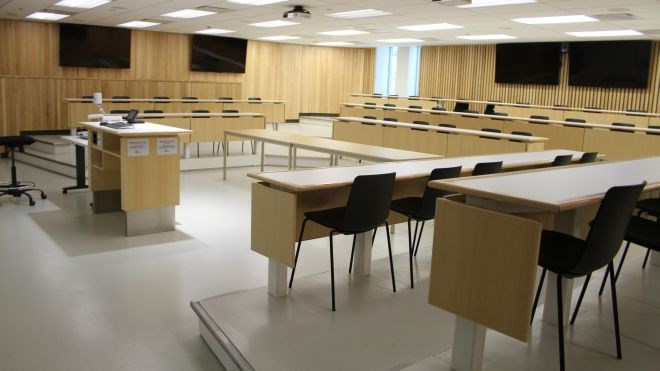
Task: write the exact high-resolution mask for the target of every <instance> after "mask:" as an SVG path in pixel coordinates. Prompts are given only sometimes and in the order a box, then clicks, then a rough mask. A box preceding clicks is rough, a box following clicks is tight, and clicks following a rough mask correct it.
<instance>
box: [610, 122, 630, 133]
mask: <svg viewBox="0 0 660 371" xmlns="http://www.w3.org/2000/svg"><path fill="white" fill-rule="evenodd" d="M612 126H618V127H624V128H634V127H635V124H628V123H625V122H613V123H612ZM610 131H623V132H628V133H630V132H633V130H626V129H610Z"/></svg>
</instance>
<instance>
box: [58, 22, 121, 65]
mask: <svg viewBox="0 0 660 371" xmlns="http://www.w3.org/2000/svg"><path fill="white" fill-rule="evenodd" d="M60 66H63V67H102V68H130V67H131V30H129V29H124V28H114V27H101V26H87V25H82V24H66V23H62V24H60Z"/></svg>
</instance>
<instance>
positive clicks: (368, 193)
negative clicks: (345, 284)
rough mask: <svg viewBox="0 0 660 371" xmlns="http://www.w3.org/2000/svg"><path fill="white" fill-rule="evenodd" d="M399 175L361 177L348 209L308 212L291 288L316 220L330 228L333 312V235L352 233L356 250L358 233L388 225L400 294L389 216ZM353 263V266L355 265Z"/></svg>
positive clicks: (393, 286)
mask: <svg viewBox="0 0 660 371" xmlns="http://www.w3.org/2000/svg"><path fill="white" fill-rule="evenodd" d="M395 177H396V174H395V173H387V174H377V175H361V176H358V177H356V178H355V180H354V181H353V186H352V187H351V191H350V193H349V195H348V201H347V202H346V206H343V207H335V208H332V209H326V210H318V211H308V212H306V213H305V219H304V220H303V223H302V227H301V229H300V236H299V238H298V247H297V249H296V257H295V264H294V267H293V271H292V272H291V279H290V281H289V288H291V286H292V284H293V277H294V275H295V274H296V267H297V266H298V257H299V256H300V246H301V245H302V240H303V236H304V234H305V225H306V224H307V222H308V221H310V220H311V221H313V222H315V223H317V224H320V225H322V226H324V227H326V228H328V229H330V234H329V235H328V237H329V238H330V284H331V290H332V310H333V311H334V310H335V262H334V247H333V241H332V236H333V235H334V234H352V235H353V249H355V237H356V235H357V234H358V233H365V232H368V231H372V230H375V229H376V228H378V226H380V225H382V224H385V231H386V234H387V248H388V251H389V255H390V271H391V274H392V291H394V292H396V284H395V281H394V263H393V261H392V245H391V243H390V227H389V224H388V223H387V217H388V215H389V213H390V205H391V203H392V191H393V189H394V179H395ZM352 263H353V262H352V261H351V265H352Z"/></svg>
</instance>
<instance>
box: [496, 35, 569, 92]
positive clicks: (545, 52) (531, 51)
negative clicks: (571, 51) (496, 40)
mask: <svg viewBox="0 0 660 371" xmlns="http://www.w3.org/2000/svg"><path fill="white" fill-rule="evenodd" d="M560 69H561V43H556V42H548V43H515V44H497V47H496V55H495V82H496V83H503V84H544V85H558V84H559V70H560Z"/></svg>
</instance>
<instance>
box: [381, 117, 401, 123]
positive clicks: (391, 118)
mask: <svg viewBox="0 0 660 371" xmlns="http://www.w3.org/2000/svg"><path fill="white" fill-rule="evenodd" d="M383 121H391V122H398V121H399V120H397V119H395V118H393V117H385V118H384V119H383Z"/></svg>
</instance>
